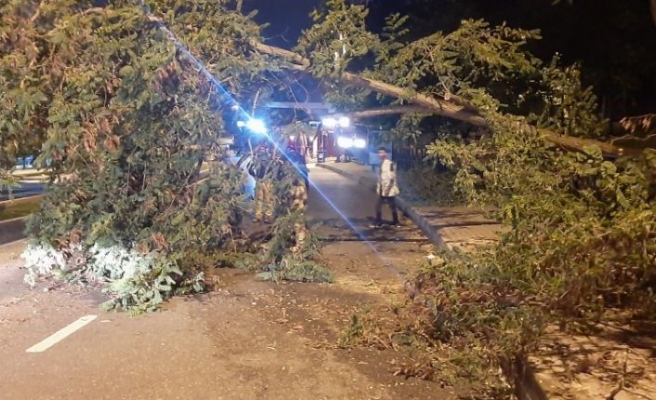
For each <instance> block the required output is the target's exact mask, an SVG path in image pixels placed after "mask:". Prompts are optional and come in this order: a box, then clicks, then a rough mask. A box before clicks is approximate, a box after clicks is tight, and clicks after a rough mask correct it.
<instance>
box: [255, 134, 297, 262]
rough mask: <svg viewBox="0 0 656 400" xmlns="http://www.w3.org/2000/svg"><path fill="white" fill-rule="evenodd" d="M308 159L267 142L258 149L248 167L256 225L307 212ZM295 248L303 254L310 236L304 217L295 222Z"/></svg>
mask: <svg viewBox="0 0 656 400" xmlns="http://www.w3.org/2000/svg"><path fill="white" fill-rule="evenodd" d="M306 168H307V167H306V166H305V157H303V156H302V155H301V154H300V153H299V152H298V151H297V149H296V148H295V147H294V146H287V148H286V150H285V151H280V150H279V149H278V148H276V147H275V146H269V145H268V144H267V143H264V144H261V145H260V146H258V149H257V151H256V152H255V153H254V154H253V157H252V159H251V161H250V164H249V166H248V172H249V174H250V175H251V176H252V177H253V178H254V179H255V181H256V185H255V204H254V205H255V219H254V222H256V223H257V222H264V223H266V224H271V223H273V222H274V220H275V217H277V216H280V215H281V214H282V213H291V214H299V216H302V215H303V214H304V213H305V209H306V206H307V200H308V191H307V186H308V178H307V169H306ZM293 228H294V235H295V246H294V247H293V248H292V249H291V250H292V251H293V252H297V251H300V250H301V249H302V248H303V243H304V241H305V239H306V237H307V231H306V226H305V222H304V221H303V218H297V219H296V220H295V221H294V227H293Z"/></svg>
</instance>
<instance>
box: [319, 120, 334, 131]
mask: <svg viewBox="0 0 656 400" xmlns="http://www.w3.org/2000/svg"><path fill="white" fill-rule="evenodd" d="M321 125H323V126H325V127H326V128H328V129H330V128H334V127H336V126H337V120H336V119H335V118H324V119H323V120H321Z"/></svg>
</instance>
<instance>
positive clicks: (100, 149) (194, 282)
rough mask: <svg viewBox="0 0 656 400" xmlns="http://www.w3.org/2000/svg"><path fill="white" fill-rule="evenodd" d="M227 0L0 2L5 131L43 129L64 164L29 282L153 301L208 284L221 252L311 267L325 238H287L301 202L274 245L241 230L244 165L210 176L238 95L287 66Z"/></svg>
mask: <svg viewBox="0 0 656 400" xmlns="http://www.w3.org/2000/svg"><path fill="white" fill-rule="evenodd" d="M229 3H230V2H227V1H218V2H217V1H199V2H195V3H194V5H193V7H186V6H185V5H181V4H180V3H179V2H177V1H168V0H163V1H157V2H152V3H151V6H152V7H153V10H152V13H156V14H157V15H158V17H157V18H155V17H154V16H153V14H152V13H151V10H149V9H148V8H147V7H146V5H145V3H143V2H139V1H118V2H112V3H111V4H107V5H105V6H103V7H97V6H95V4H93V2H82V3H80V2H70V1H67V0H56V1H48V2H29V1H25V2H20V1H19V2H2V3H0V7H1V8H0V15H1V17H0V18H1V19H0V67H1V68H0V86H2V87H3V91H2V94H0V105H2V110H1V111H0V121H2V122H1V123H0V133H1V134H2V142H3V143H13V142H14V141H16V140H20V138H21V135H23V136H25V135H33V136H35V137H36V136H37V135H43V137H45V141H44V143H43V146H42V150H41V155H40V159H39V162H40V163H41V164H45V163H49V164H50V165H51V167H52V168H51V170H50V171H51V175H52V176H51V179H52V182H53V184H52V185H51V187H50V188H49V191H48V194H47V196H46V199H45V200H44V201H43V202H42V204H41V208H40V210H39V211H38V212H37V213H35V214H34V215H33V217H32V218H31V221H30V223H29V226H28V230H29V239H30V245H29V247H28V249H27V250H26V252H25V253H24V256H25V258H26V264H27V266H28V268H29V269H30V274H28V275H27V276H26V279H27V281H28V283H34V280H35V279H36V278H38V277H40V276H42V275H55V276H56V277H59V278H62V279H66V280H75V281H83V282H86V283H93V282H100V283H102V284H103V287H104V288H105V290H106V291H107V292H108V294H109V295H110V297H111V300H110V301H109V302H108V303H107V304H106V306H107V307H108V308H118V309H127V310H130V311H134V312H140V311H145V310H152V309H155V308H157V307H158V306H159V304H160V303H161V302H162V301H163V300H165V299H167V298H169V297H171V296H173V295H175V294H178V293H188V292H190V291H192V292H193V291H199V290H204V289H205V288H206V285H207V282H206V280H205V279H204V278H205V274H206V273H207V272H208V271H211V269H212V268H214V267H216V266H226V265H230V266H241V267H244V268H246V267H247V268H253V269H260V270H267V271H270V270H273V269H275V271H276V277H277V278H285V277H286V274H287V273H288V272H289V273H290V274H293V276H294V278H295V279H299V276H301V277H302V274H300V273H299V271H300V272H306V270H307V269H308V266H307V262H308V261H311V257H312V254H315V251H316V246H314V247H313V245H314V243H313V242H312V240H311V238H308V240H306V243H307V248H306V249H304V250H307V251H306V252H303V253H302V254H301V256H300V257H299V256H292V255H290V254H289V253H290V252H289V251H288V250H287V249H286V248H285V247H284V246H281V245H280V244H279V243H287V242H288V241H289V240H290V237H288V236H289V232H288V231H287V230H288V229H287V228H288V227H287V226H286V225H285V223H287V224H294V223H301V222H302V223H304V221H303V219H302V216H297V217H295V218H293V217H292V216H285V215H283V216H284V217H285V218H283V219H281V221H280V223H278V224H277V225H276V226H274V227H269V228H268V229H269V230H270V231H271V232H272V234H271V235H267V241H268V242H269V243H268V244H269V246H270V247H275V248H274V249H273V250H268V251H264V250H263V249H262V248H260V246H259V245H260V244H261V243H258V242H256V241H253V240H250V239H249V238H248V237H247V236H246V235H245V234H244V232H243V221H244V220H245V219H247V218H248V215H247V211H246V210H245V209H244V200H245V198H244V195H243V192H242V180H243V175H242V171H241V170H240V169H238V168H237V167H235V166H233V165H230V164H227V163H224V162H210V163H209V165H210V171H209V179H206V180H201V181H198V179H199V177H200V170H201V166H202V165H203V164H204V163H206V161H208V160H207V159H206V158H207V156H208V155H212V156H213V157H214V158H218V159H221V157H220V156H221V154H222V151H223V150H222V148H221V146H220V143H219V141H218V138H219V137H220V136H221V133H222V132H223V131H224V126H223V120H222V113H223V112H224V111H225V110H227V109H228V108H230V107H232V106H233V105H234V104H235V102H236V100H235V99H233V98H232V95H230V93H239V94H240V95H241V96H242V100H244V101H249V97H248V96H249V95H250V94H251V93H259V91H260V90H261V89H262V87H268V88H270V87H271V86H272V83H271V82H268V81H267V80H266V77H265V72H267V71H270V70H271V69H274V68H275V66H274V64H273V63H271V62H270V61H269V60H266V59H265V58H263V57H260V56H258V55H256V54H249V53H248V51H246V49H244V48H243V47H242V45H241V43H242V42H241V41H240V40H239V37H240V36H243V37H249V38H253V37H259V35H260V28H259V26H258V25H257V24H256V23H254V22H253V21H252V19H251V17H252V16H245V15H242V14H240V13H237V12H234V11H233V10H231V9H230V8H229V7H230V4H229ZM174 16H175V17H174ZM226 30H229V31H231V32H233V35H232V36H225V35H223V33H222V32H223V31H226ZM219 54H220V55H221V57H220V58H217V57H216V55H219ZM255 89H257V90H255ZM217 156H218V157H217ZM62 176H68V177H69V178H68V179H66V180H59V179H58V178H60V177H62ZM282 178H284V177H282ZM283 180H285V179H283ZM280 196H283V197H284V193H281V194H280ZM279 200H280V201H279V203H280V204H286V203H288V202H287V201H286V200H285V199H284V198H281V199H279ZM279 211H280V213H281V214H285V210H284V209H281V210H279ZM286 229H287V230H286ZM285 235H287V236H285ZM291 240H293V238H291ZM276 243H278V244H276ZM297 264H298V265H297ZM297 266H299V268H300V269H299V268H295V267H297ZM310 269H311V268H310ZM310 272H311V271H310ZM324 275H325V274H324Z"/></svg>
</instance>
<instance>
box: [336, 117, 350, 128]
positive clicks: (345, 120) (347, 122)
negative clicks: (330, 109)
mask: <svg viewBox="0 0 656 400" xmlns="http://www.w3.org/2000/svg"><path fill="white" fill-rule="evenodd" d="M349 125H351V120H350V119H348V118H346V117H342V118H340V119H339V126H341V127H342V128H348V127H349Z"/></svg>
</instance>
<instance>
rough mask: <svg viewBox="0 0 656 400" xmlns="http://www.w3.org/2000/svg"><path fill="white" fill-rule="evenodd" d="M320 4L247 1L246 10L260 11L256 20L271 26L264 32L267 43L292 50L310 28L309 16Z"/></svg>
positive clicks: (290, 0)
mask: <svg viewBox="0 0 656 400" xmlns="http://www.w3.org/2000/svg"><path fill="white" fill-rule="evenodd" d="M320 3H321V0H245V1H244V9H245V11H250V10H252V9H257V10H259V14H258V16H257V17H256V20H257V21H258V22H259V23H265V22H268V23H269V24H270V26H269V28H268V29H267V30H266V31H265V32H264V34H265V36H266V38H267V42H269V43H271V44H272V45H275V46H280V47H285V48H290V47H293V46H294V45H295V44H296V39H297V38H298V36H299V35H300V34H301V31H302V30H303V29H307V28H309V27H310V25H311V20H310V16H309V14H310V13H311V12H312V10H313V9H314V8H315V7H316V6H317V5H318V4H320Z"/></svg>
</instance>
